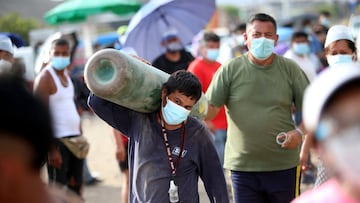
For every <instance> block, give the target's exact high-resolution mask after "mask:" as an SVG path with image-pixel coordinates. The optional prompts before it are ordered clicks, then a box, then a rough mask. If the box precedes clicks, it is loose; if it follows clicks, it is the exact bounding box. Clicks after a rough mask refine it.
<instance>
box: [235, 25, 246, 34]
mask: <svg viewBox="0 0 360 203" xmlns="http://www.w3.org/2000/svg"><path fill="white" fill-rule="evenodd" d="M242 30H244V31H246V23H240V24H238V25H237V26H236V27H235V29H234V31H233V32H237V31H242Z"/></svg>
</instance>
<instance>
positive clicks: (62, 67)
mask: <svg viewBox="0 0 360 203" xmlns="http://www.w3.org/2000/svg"><path fill="white" fill-rule="evenodd" d="M50 57H51V58H50V63H49V64H48V65H47V66H46V67H45V68H44V69H43V70H42V71H41V72H40V73H39V74H38V75H37V77H36V78H35V81H34V94H35V95H36V96H38V97H40V98H41V99H42V100H43V101H44V103H45V104H46V105H47V106H48V108H49V110H50V112H51V115H52V125H53V129H54V133H55V137H56V139H55V140H56V141H55V143H54V147H53V149H52V150H51V151H50V152H49V158H48V177H49V182H56V183H60V184H62V185H64V186H66V187H67V188H69V189H70V190H72V191H74V192H75V193H77V194H78V195H80V189H81V186H82V176H83V175H82V174H83V159H78V158H77V157H75V156H74V154H72V153H71V151H70V150H69V149H68V148H67V147H66V146H65V145H64V144H63V143H62V142H61V139H64V138H69V137H76V136H79V135H80V134H81V131H80V115H79V113H78V112H77V108H76V105H75V102H74V86H73V84H72V82H71V79H70V76H69V75H68V73H67V71H66V68H67V67H68V66H69V65H70V46H69V42H68V41H66V40H65V39H57V40H54V41H53V43H52V46H51V50H50Z"/></svg>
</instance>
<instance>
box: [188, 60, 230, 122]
mask: <svg viewBox="0 0 360 203" xmlns="http://www.w3.org/2000/svg"><path fill="white" fill-rule="evenodd" d="M220 66H221V64H220V63H219V62H217V61H214V62H209V61H205V60H204V59H201V58H196V59H195V60H194V61H193V62H191V63H190V65H189V67H188V71H189V72H191V73H193V74H194V75H196V76H197V77H198V78H199V80H200V83H201V85H202V91H203V92H206V90H207V89H208V87H209V85H210V83H211V80H212V78H213V76H214V74H215V72H216V71H217V70H218V69H219V68H220ZM212 123H213V125H214V126H215V127H216V129H227V122H226V114H225V108H224V107H221V109H220V111H219V113H218V114H217V115H216V117H215V118H214V119H213V120H212Z"/></svg>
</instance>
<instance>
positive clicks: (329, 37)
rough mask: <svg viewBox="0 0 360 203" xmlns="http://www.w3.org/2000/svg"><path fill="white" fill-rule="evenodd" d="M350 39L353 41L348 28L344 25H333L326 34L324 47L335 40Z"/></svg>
mask: <svg viewBox="0 0 360 203" xmlns="http://www.w3.org/2000/svg"><path fill="white" fill-rule="evenodd" d="M341 39H345V40H350V41H352V42H355V41H354V38H353V36H352V34H351V31H350V29H349V28H348V27H347V26H345V25H334V26H332V27H331V28H330V29H329V31H328V32H327V34H326V39H325V45H324V47H325V48H326V47H328V46H329V45H330V44H331V43H333V42H335V41H337V40H341Z"/></svg>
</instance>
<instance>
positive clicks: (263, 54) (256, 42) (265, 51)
mask: <svg viewBox="0 0 360 203" xmlns="http://www.w3.org/2000/svg"><path fill="white" fill-rule="evenodd" d="M274 46H275V42H274V40H272V39H267V38H265V37H261V38H254V39H252V40H251V48H250V52H251V54H252V55H253V56H254V57H255V58H256V59H259V60H265V59H267V58H268V57H269V56H270V55H271V54H272V53H273V51H274Z"/></svg>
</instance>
